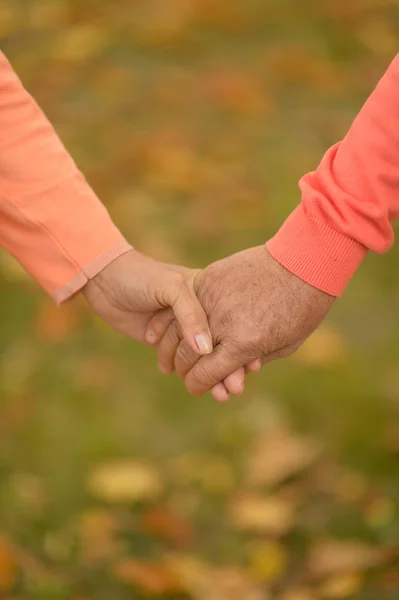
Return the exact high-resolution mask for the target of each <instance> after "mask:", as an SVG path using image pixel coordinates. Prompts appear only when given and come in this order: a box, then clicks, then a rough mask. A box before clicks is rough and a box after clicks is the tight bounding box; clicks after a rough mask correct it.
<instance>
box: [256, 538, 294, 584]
mask: <svg viewBox="0 0 399 600" xmlns="http://www.w3.org/2000/svg"><path fill="white" fill-rule="evenodd" d="M285 564H286V553H285V551H284V548H283V546H282V545H281V544H277V543H273V542H258V543H255V544H254V545H253V546H252V547H251V565H250V568H251V573H252V574H253V575H254V577H256V579H258V580H260V581H273V580H275V579H278V578H279V577H280V576H281V575H282V573H283V571H284V568H285Z"/></svg>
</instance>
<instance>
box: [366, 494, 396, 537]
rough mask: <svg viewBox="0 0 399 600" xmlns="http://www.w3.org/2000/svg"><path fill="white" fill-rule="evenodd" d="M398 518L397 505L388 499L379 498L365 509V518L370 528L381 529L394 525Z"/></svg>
mask: <svg viewBox="0 0 399 600" xmlns="http://www.w3.org/2000/svg"><path fill="white" fill-rule="evenodd" d="M395 517H396V511H395V505H394V503H393V502H392V500H389V499H388V498H381V497H377V498H374V499H372V500H371V502H370V503H368V505H367V506H366V507H365V510H364V518H365V521H366V523H367V525H368V526H369V527H372V528H373V529H380V528H384V527H387V526H390V525H392V523H393V522H394V520H395Z"/></svg>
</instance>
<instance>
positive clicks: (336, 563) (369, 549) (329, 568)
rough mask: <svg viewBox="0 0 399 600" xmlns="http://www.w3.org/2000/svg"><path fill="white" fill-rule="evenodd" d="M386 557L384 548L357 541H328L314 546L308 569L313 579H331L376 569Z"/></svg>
mask: <svg viewBox="0 0 399 600" xmlns="http://www.w3.org/2000/svg"><path fill="white" fill-rule="evenodd" d="M386 556H387V553H386V551H385V550H384V549H383V548H378V547H375V546H369V545H367V544H363V543H361V542H358V541H356V540H343V541H341V540H333V539H327V540H324V541H321V542H316V543H315V544H314V545H313V547H312V550H311V553H310V557H309V562H308V569H309V572H310V575H311V576H312V577H315V578H319V577H329V576H334V575H338V574H342V573H352V572H354V571H359V570H363V569H368V568H371V567H375V566H377V565H379V564H381V563H382V562H383V561H384V560H385V557H386Z"/></svg>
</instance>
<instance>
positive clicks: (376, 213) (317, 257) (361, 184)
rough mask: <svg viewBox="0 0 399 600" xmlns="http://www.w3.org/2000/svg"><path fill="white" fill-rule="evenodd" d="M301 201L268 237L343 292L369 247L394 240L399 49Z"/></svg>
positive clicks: (382, 248)
mask: <svg viewBox="0 0 399 600" xmlns="http://www.w3.org/2000/svg"><path fill="white" fill-rule="evenodd" d="M299 186H300V189H301V191H302V200H301V203H300V204H299V206H298V207H297V208H296V209H295V210H294V212H293V213H292V214H291V215H290V217H289V218H288V219H287V221H286V222H285V223H284V224H283V226H282V227H281V229H280V231H279V232H278V233H277V234H276V235H275V236H274V237H273V238H272V239H271V240H269V242H267V244H266V246H267V248H268V249H269V252H270V253H271V255H272V256H273V257H274V258H275V259H276V260H278V261H279V262H280V263H281V264H282V265H283V266H285V267H286V268H287V269H288V270H289V271H291V272H292V273H294V274H295V275H297V276H298V277H300V278H301V279H303V280H304V281H306V282H308V283H310V284H311V285H313V286H314V287H316V288H318V289H321V290H323V291H325V292H327V293H329V294H331V295H333V296H339V295H340V294H341V293H342V292H343V290H344V289H345V287H346V285H347V284H348V282H349V281H350V279H351V277H352V275H353V274H354V273H355V271H356V270H357V268H358V267H359V265H360V263H361V262H362V260H363V258H364V257H365V255H366V253H367V251H368V250H372V251H374V252H378V253H382V252H386V251H387V250H388V249H389V248H390V247H391V245H392V243H393V239H394V235H393V229H392V221H393V220H394V219H396V218H397V217H398V216H399V54H398V55H397V56H396V58H395V59H394V60H393V62H392V63H391V65H390V67H389V68H388V70H387V72H386V73H385V75H384V76H383V77H382V79H381V80H380V82H379V83H378V85H377V87H376V89H375V90H374V92H373V93H372V94H371V96H370V97H369V99H368V100H367V102H366V103H365V105H364V106H363V108H362V110H361V111H360V113H359V114H358V116H357V118H356V119H355V121H354V123H353V124H352V126H351V128H350V130H349V132H348V134H347V135H346V136H345V138H344V139H343V140H342V141H341V142H339V143H338V144H336V145H334V146H333V147H332V148H330V149H329V150H328V151H327V152H326V154H325V155H324V157H323V159H322V161H321V163H320V165H319V166H318V168H317V169H316V171H314V172H311V173H308V174H307V175H305V176H304V177H303V178H302V179H301V181H300V183H299Z"/></svg>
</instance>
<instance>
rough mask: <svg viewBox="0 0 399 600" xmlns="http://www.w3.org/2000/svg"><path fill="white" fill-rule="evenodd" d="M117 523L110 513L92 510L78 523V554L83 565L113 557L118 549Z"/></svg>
mask: <svg viewBox="0 0 399 600" xmlns="http://www.w3.org/2000/svg"><path fill="white" fill-rule="evenodd" d="M117 530H118V522H117V519H116V517H115V515H113V514H112V513H111V512H109V511H107V510H103V509H97V510H95V509H93V510H91V511H89V512H87V513H85V514H83V515H82V516H81V518H80V520H79V522H78V539H79V552H80V555H81V558H82V560H83V561H84V562H85V563H90V564H93V563H99V562H104V561H105V560H108V559H109V558H110V557H112V556H114V555H115V554H116V553H117V552H118V550H119V547H120V544H118V540H117V537H116V533H117Z"/></svg>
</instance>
